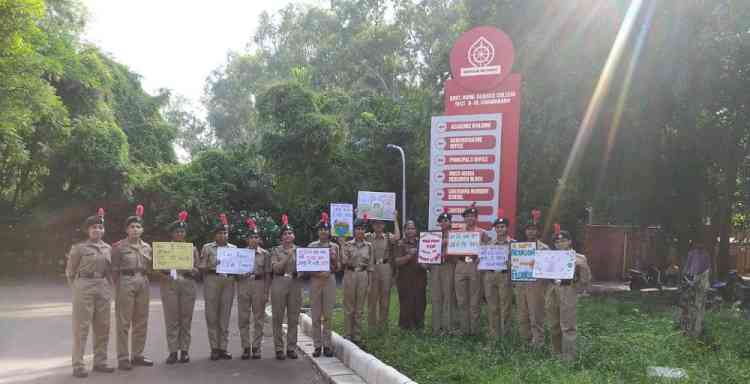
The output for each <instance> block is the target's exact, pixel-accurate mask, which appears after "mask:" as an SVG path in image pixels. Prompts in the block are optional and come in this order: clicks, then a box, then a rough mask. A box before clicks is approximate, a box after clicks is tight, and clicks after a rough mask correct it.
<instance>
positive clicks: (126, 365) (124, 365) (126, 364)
mask: <svg viewBox="0 0 750 384" xmlns="http://www.w3.org/2000/svg"><path fill="white" fill-rule="evenodd" d="M117 369H119V370H121V371H129V370H131V369H133V365H132V364H130V360H120V361H119V362H117Z"/></svg>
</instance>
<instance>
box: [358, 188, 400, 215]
mask: <svg viewBox="0 0 750 384" xmlns="http://www.w3.org/2000/svg"><path fill="white" fill-rule="evenodd" d="M365 214H367V218H368V219H378V220H385V221H393V220H394V219H395V218H396V194H395V193H393V192H368V191H359V192H357V217H358V218H363V217H364V215H365Z"/></svg>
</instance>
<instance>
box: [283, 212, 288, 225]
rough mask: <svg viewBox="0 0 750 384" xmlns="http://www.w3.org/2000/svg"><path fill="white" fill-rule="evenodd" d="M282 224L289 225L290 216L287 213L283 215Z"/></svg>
mask: <svg viewBox="0 0 750 384" xmlns="http://www.w3.org/2000/svg"><path fill="white" fill-rule="evenodd" d="M281 225H289V216H287V215H286V213H285V214H283V215H281Z"/></svg>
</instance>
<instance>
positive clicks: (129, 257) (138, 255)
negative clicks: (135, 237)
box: [112, 239, 152, 272]
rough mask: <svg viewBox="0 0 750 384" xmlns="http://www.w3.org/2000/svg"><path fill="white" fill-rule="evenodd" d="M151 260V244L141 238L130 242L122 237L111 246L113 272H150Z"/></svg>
mask: <svg viewBox="0 0 750 384" xmlns="http://www.w3.org/2000/svg"><path fill="white" fill-rule="evenodd" d="M151 262H152V256H151V246H150V245H148V244H147V243H146V242H145V241H143V240H139V242H138V244H130V242H129V241H128V239H123V240H120V241H118V242H117V243H115V245H114V247H112V270H113V271H115V272H119V271H135V272H150V271H151V267H152V264H151Z"/></svg>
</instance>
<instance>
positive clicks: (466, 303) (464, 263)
mask: <svg viewBox="0 0 750 384" xmlns="http://www.w3.org/2000/svg"><path fill="white" fill-rule="evenodd" d="M478 213H479V211H478V210H477V208H476V207H475V206H474V204H472V205H471V206H470V207H468V208H466V209H465V210H464V213H463V217H464V222H465V223H466V228H465V230H466V231H481V228H479V227H477V215H478ZM481 232H482V234H483V236H482V238H483V239H484V231H481ZM478 263H479V255H471V256H465V257H459V258H458V263H457V264H456V272H455V277H454V279H455V289H456V301H457V302H458V316H459V319H460V321H461V333H462V334H463V335H476V334H477V333H478V332H479V315H480V311H481V309H480V307H479V300H480V284H481V282H480V280H479V272H478V271H477V265H478Z"/></svg>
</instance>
